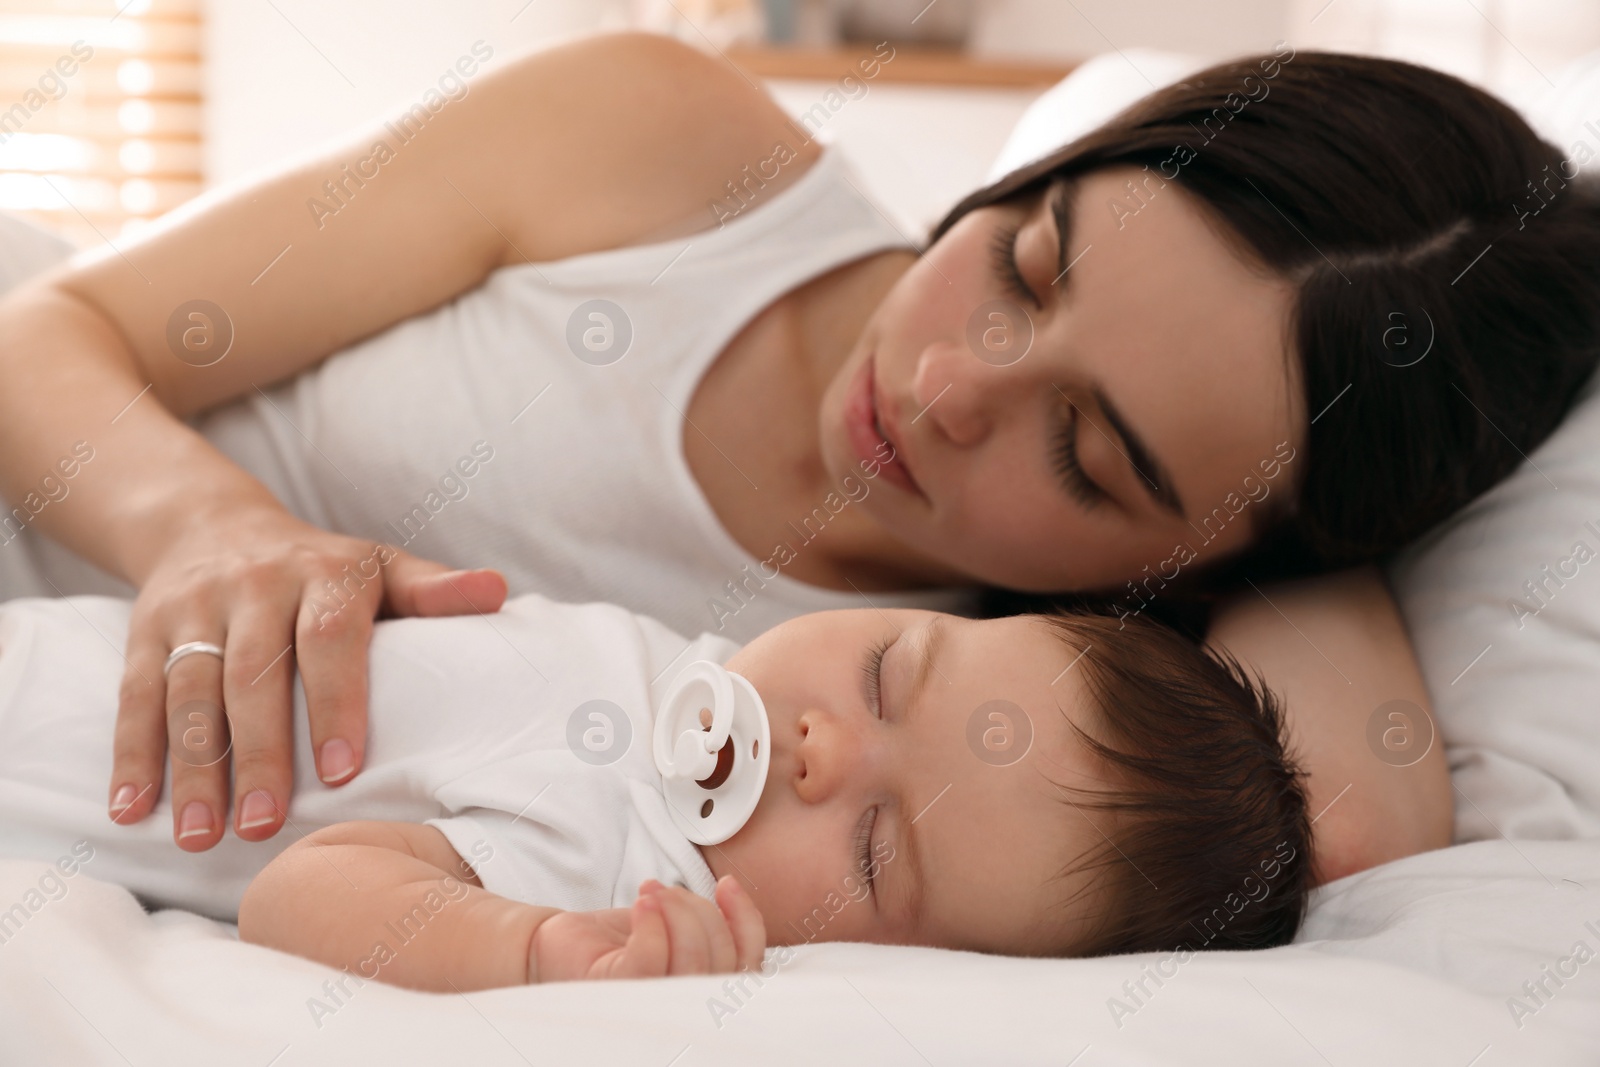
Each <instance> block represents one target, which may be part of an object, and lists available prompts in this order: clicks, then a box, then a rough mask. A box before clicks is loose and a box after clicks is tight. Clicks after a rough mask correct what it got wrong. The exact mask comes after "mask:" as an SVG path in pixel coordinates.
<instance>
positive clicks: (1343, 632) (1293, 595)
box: [1207, 567, 1453, 883]
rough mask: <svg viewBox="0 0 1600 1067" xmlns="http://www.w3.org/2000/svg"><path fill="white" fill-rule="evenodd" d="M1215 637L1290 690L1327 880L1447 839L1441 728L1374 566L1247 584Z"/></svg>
mask: <svg viewBox="0 0 1600 1067" xmlns="http://www.w3.org/2000/svg"><path fill="white" fill-rule="evenodd" d="M1207 644H1209V645H1213V646H1219V647H1222V648H1225V649H1227V650H1228V651H1229V652H1230V653H1232V654H1233V655H1234V656H1235V657H1236V658H1237V659H1239V660H1240V662H1241V663H1243V664H1244V665H1245V666H1246V667H1248V668H1252V669H1254V670H1257V671H1259V672H1260V673H1261V674H1262V676H1263V677H1264V678H1265V679H1266V682H1267V684H1268V685H1269V686H1270V687H1271V688H1272V689H1273V690H1274V691H1275V692H1277V693H1278V694H1279V696H1281V697H1282V698H1283V700H1284V704H1285V707H1286V709H1287V717H1288V720H1289V731H1290V737H1291V745H1292V746H1293V748H1294V749H1296V750H1297V752H1298V755H1299V756H1300V759H1301V762H1302V764H1303V765H1304V766H1305V767H1306V769H1307V770H1308V771H1309V773H1310V808H1311V814H1312V816H1313V817H1314V818H1315V819H1316V823H1315V826H1314V828H1313V834H1314V841H1315V846H1314V849H1313V851H1314V857H1315V864H1314V868H1313V870H1314V873H1315V877H1316V880H1317V882H1318V883H1321V882H1327V881H1332V880H1333V879H1335V878H1342V877H1344V876H1345V875H1347V874H1354V873H1355V872H1356V871H1360V870H1365V869H1366V868H1368V867H1372V866H1376V865H1377V864H1380V863H1386V862H1388V861H1390V860H1393V859H1399V858H1400V857H1402V856H1409V855H1411V854H1412V853H1416V852H1423V851H1426V850H1428V849H1434V848H1443V847H1445V846H1446V845H1448V844H1450V837H1451V830H1452V812H1453V805H1452V795H1451V791H1450V775H1449V768H1448V766H1447V765H1446V763H1445V756H1444V739H1443V738H1442V737H1440V736H1438V733H1437V730H1436V728H1435V727H1434V724H1433V719H1432V705H1431V703H1430V701H1429V699H1428V691H1427V687H1426V685H1425V684H1424V683H1423V680H1422V675H1421V672H1420V670H1419V669H1418V667H1417V661H1416V654H1415V652H1413V650H1412V647H1411V640H1410V638H1409V637H1408V636H1407V634H1406V629H1405V624H1404V623H1403V622H1402V621H1401V618H1400V613H1399V609H1398V608H1397V607H1396V606H1395V603H1394V598H1393V597H1392V595H1391V594H1390V592H1389V590H1388V587H1387V586H1386V585H1385V584H1384V581H1383V578H1382V576H1381V575H1380V574H1379V573H1378V570H1377V568H1375V567H1362V568H1359V569H1356V570H1350V571H1343V572H1340V573H1336V574H1330V575H1325V576H1321V577H1317V578H1310V579H1304V580H1301V581H1295V582H1286V583H1282V584H1279V585H1271V586H1266V587H1263V588H1262V589H1261V591H1260V592H1256V591H1254V590H1251V591H1248V592H1243V593H1240V594H1238V595H1237V596H1236V597H1234V598H1233V599H1231V600H1229V601H1228V602H1226V603H1225V604H1224V605H1223V606H1222V607H1221V608H1220V609H1219V610H1218V612H1217V614H1216V616H1215V617H1214V619H1213V621H1212V625H1211V629H1210V631H1209V632H1208V633H1207ZM1397 701H1398V702H1403V703H1394V702H1397ZM1380 709H1381V710H1380ZM1375 718H1376V719H1377V720H1378V724H1377V726H1376V728H1375V727H1374V725H1373V723H1374V719H1375ZM1425 736H1430V737H1431V744H1428V743H1427V742H1425V741H1424V740H1423V738H1424V737H1425ZM1425 746H1426V747H1425Z"/></svg>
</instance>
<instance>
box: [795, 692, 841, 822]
mask: <svg viewBox="0 0 1600 1067" xmlns="http://www.w3.org/2000/svg"><path fill="white" fill-rule="evenodd" d="M797 729H798V730H799V732H800V743H799V744H797V745H796V746H795V749H794V765H793V768H792V771H791V773H792V775H793V780H794V790H795V794H796V795H797V796H799V797H800V799H801V800H802V801H804V802H805V803H807V804H820V803H822V802H823V801H825V800H827V799H828V798H829V797H831V796H833V794H834V793H835V792H837V791H838V790H839V788H840V787H841V786H842V785H843V784H844V783H845V781H846V780H847V779H848V777H849V775H850V762H851V745H850V744H849V738H848V737H846V736H845V731H844V730H843V729H842V728H841V727H840V725H839V723H838V721H837V720H836V719H835V718H834V717H833V716H831V715H829V714H828V713H827V712H824V711H820V710H816V709H813V710H811V711H807V712H806V713H805V714H803V715H801V716H800V722H799V724H798V726H797Z"/></svg>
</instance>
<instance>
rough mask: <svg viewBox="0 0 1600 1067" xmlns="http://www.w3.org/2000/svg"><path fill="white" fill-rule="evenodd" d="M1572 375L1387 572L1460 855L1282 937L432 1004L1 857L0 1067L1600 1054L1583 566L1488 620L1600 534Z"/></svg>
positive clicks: (1352, 1059)
mask: <svg viewBox="0 0 1600 1067" xmlns="http://www.w3.org/2000/svg"><path fill="white" fill-rule="evenodd" d="M1192 65H1193V61H1192V60H1188V59H1186V58H1185V57H1182V56H1172V55H1162V54H1157V53H1146V52H1131V53H1129V54H1127V55H1125V56H1124V55H1120V54H1117V55H1109V56H1106V57H1101V58H1100V59H1097V60H1094V61H1092V62H1090V63H1088V64H1086V65H1085V66H1083V67H1081V68H1079V69H1078V70H1077V71H1076V72H1074V74H1073V75H1072V77H1070V78H1069V79H1068V80H1067V81H1066V82H1064V83H1062V85H1060V86H1057V87H1056V88H1055V89H1053V90H1051V92H1050V93H1047V94H1046V95H1045V96H1044V97H1042V98H1041V99H1040V100H1039V101H1038V102H1037V103H1036V104H1035V105H1034V107H1033V108H1032V109H1031V110H1030V112H1029V113H1028V115H1027V116H1026V117H1025V118H1024V120H1023V122H1022V123H1021V124H1020V125H1019V126H1018V128H1017V130H1016V132H1015V133H1014V134H1013V137H1012V139H1011V141H1010V142H1009V143H1008V145H1007V147H1006V149H1005V151H1004V152H1003V153H1002V155H1001V157H1000V159H998V160H997V161H996V164H995V168H996V170H997V171H999V170H1003V169H1005V168H1006V167H1009V166H1011V165H1014V164H1016V163H1020V162H1023V161H1025V160H1026V159H1028V158H1032V157H1033V156H1036V155H1039V154H1042V153H1043V152H1044V151H1046V150H1048V149H1049V148H1050V147H1053V145H1054V144H1056V143H1059V142H1060V141H1061V140H1062V139H1064V138H1065V137H1067V136H1070V135H1071V134H1073V133H1075V132H1078V131H1079V130H1080V129H1082V128H1086V127H1087V125H1092V124H1093V123H1094V122H1097V121H1100V119H1102V118H1104V117H1105V116H1106V115H1108V114H1110V113H1111V112H1113V111H1114V110H1116V109H1117V108H1118V107H1120V106H1121V104H1123V103H1125V102H1127V100H1129V99H1131V98H1132V97H1134V96H1136V95H1138V94H1139V93H1141V92H1143V91H1145V90H1146V89H1147V88H1148V82H1147V81H1146V80H1145V79H1146V78H1148V79H1150V81H1154V82H1161V81H1166V80H1171V79H1175V78H1177V77H1180V76H1181V75H1182V73H1184V71H1185V70H1187V69H1189V67H1191V66H1192ZM1527 110H1528V113H1529V115H1530V118H1532V119H1533V120H1534V122H1535V125H1537V126H1539V127H1540V128H1541V130H1542V131H1544V132H1545V133H1546V134H1547V136H1550V137H1552V138H1553V139H1555V140H1556V141H1557V142H1558V143H1559V144H1561V145H1562V146H1564V147H1566V146H1570V145H1572V144H1573V143H1574V141H1575V140H1577V139H1579V138H1587V139H1588V141H1589V143H1590V147H1591V148H1596V147H1600V135H1596V134H1591V133H1589V132H1587V130H1586V128H1585V126H1584V123H1585V122H1587V121H1589V120H1591V119H1600V56H1596V57H1591V58H1590V59H1589V60H1588V61H1585V62H1582V63H1579V64H1577V65H1575V66H1574V67H1573V68H1571V69H1570V70H1568V71H1567V72H1566V73H1565V74H1564V75H1563V76H1562V77H1561V78H1559V79H1558V81H1557V84H1556V86H1555V87H1554V88H1553V89H1552V90H1551V92H1550V93H1549V94H1547V96H1546V97H1545V98H1544V99H1542V100H1540V101H1537V102H1535V103H1533V104H1531V105H1529V107H1528V109H1527ZM19 240H20V239H19ZM5 242H6V235H5V233H3V232H0V244H4V243H5ZM10 247H12V248H17V247H20V245H19V244H15V243H13V244H11V245H10ZM36 251H38V253H39V256H42V257H44V258H46V259H48V258H49V257H50V256H51V255H59V250H58V249H57V250H52V249H51V248H49V247H47V246H45V245H38V246H37V247H36ZM8 264H9V265H10V266H12V267H13V268H16V269H22V268H19V267H17V265H16V263H14V262H11V261H7V260H5V259H0V266H5V265H8ZM35 265H37V264H35V263H29V264H25V265H24V266H35ZM1596 392H1600V385H1597V384H1596V383H1591V385H1590V386H1589V387H1588V388H1587V389H1586V391H1585V395H1584V398H1583V400H1582V402H1581V403H1580V404H1579V406H1578V407H1577V409H1576V410H1575V411H1574V412H1573V414H1572V415H1571V416H1570V417H1569V418H1568V419H1567V420H1566V422H1565V423H1564V424H1563V425H1562V427H1561V428H1560V429H1559V431H1558V432H1557V433H1556V434H1555V436H1554V437H1552V438H1551V439H1550V440H1549V441H1548V442H1547V443H1546V444H1545V445H1544V446H1543V447H1541V448H1540V449H1539V450H1538V451H1537V452H1536V453H1535V454H1534V455H1533V456H1532V457H1531V461H1530V462H1529V463H1528V464H1525V465H1524V466H1523V467H1522V468H1521V469H1520V470H1519V471H1518V472H1517V473H1516V474H1515V475H1514V476H1513V477H1512V478H1510V479H1509V480H1508V481H1506V482H1505V483H1503V484H1502V485H1500V486H1498V487H1497V488H1495V489H1494V490H1493V491H1491V492H1490V493H1488V494H1486V495H1485V496H1484V497H1482V498H1481V499H1479V500H1478V501H1476V502H1475V503H1474V504H1473V505H1472V506H1470V507H1469V508H1468V509H1466V510H1465V511H1464V512H1463V513H1462V514H1460V515H1458V516H1457V517H1455V518H1454V519H1452V520H1451V521H1450V522H1448V523H1446V524H1445V525H1444V526H1443V527H1441V528H1440V529H1438V530H1436V531H1434V532H1433V533H1432V534H1430V536H1429V537H1428V538H1427V539H1426V540H1425V541H1424V542H1423V543H1421V544H1419V545H1417V546H1415V547H1414V548H1413V549H1411V550H1409V551H1408V552H1407V553H1406V554H1405V555H1404V557H1403V558H1401V559H1399V560H1398V561H1396V562H1395V564H1394V566H1393V568H1392V570H1391V578H1392V579H1393V582H1394V585H1395V587H1396V591H1397V594H1398V596H1399V599H1400V601H1401V606H1402V610H1403V611H1404V613H1405V615H1406V618H1407V621H1408V623H1409V624H1410V626H1411V628H1412V631H1413V634H1414V635H1415V638H1416V642H1417V646H1418V653H1419V656H1420V658H1421V661H1422V665H1423V669H1424V673H1425V676H1426V678H1427V681H1428V684H1429V689H1430V691H1431V693H1432V694H1433V696H1434V698H1435V703H1436V706H1437V712H1438V717H1439V720H1440V728H1441V730H1442V732H1443V735H1444V737H1445V738H1446V739H1447V741H1448V754H1449V757H1450V764H1451V769H1452V781H1453V783H1454V786H1455V790H1456V835H1455V836H1456V841H1457V844H1456V845H1455V846H1454V847H1451V848H1448V849H1444V850H1440V851H1437V852H1433V853H1428V854H1424V855H1420V856H1414V857H1411V858H1409V859H1406V860H1402V861H1400V862H1397V863H1391V864H1387V865H1384V866H1381V867H1378V868H1375V869H1372V870H1368V871H1365V872H1362V873H1360V874H1357V875H1354V876H1352V877H1348V878H1345V879H1342V880H1340V881H1338V882H1335V883H1333V884H1330V885H1328V886H1325V887H1323V888H1321V889H1319V890H1318V891H1317V892H1316V894H1315V896H1314V898H1313V903H1312V908H1311V913H1310V916H1309V919H1308V921H1307V922H1306V924H1305V927H1304V929H1303V931H1302V933H1301V935H1300V936H1299V937H1298V938H1297V940H1296V942H1295V943H1294V944H1292V945H1289V946H1286V947H1283V948H1280V949H1275V950H1271V951H1266V952H1255V953H1207V954H1202V955H1200V956H1196V957H1194V958H1190V959H1186V960H1184V959H1180V958H1178V957H1174V956H1165V955H1161V954H1154V955H1137V956H1119V957H1109V958H1101V959H1092V960H1023V959H1010V958H1000V957H989V956H982V955H975V954H968V953H958V952H949V951H937V950H929V949H913V948H889V947H883V946H872V945H846V944H819V945H807V946H802V947H800V948H799V949H798V950H797V951H795V952H794V954H793V957H792V958H791V959H789V960H788V962H786V963H784V964H782V965H781V966H778V965H776V964H773V963H771V962H770V961H769V967H768V968H767V970H766V971H765V972H764V973H763V975H762V976H760V981H759V982H757V981H756V980H753V979H751V980H747V981H746V982H745V983H744V985H743V986H742V987H740V986H738V985H735V984H734V983H733V982H732V981H731V980H730V979H728V978H726V977H719V978H704V979H702V978H681V979H670V980H657V981H650V982H618V983H607V984H567V985H552V986H545V987H534V988H525V989H504V990H496V991H491V992H479V993H471V994H465V995H454V994H452V995H432V994H421V993H413V992H409V991H405V990H400V989H396V988H392V987H387V986H381V985H378V984H376V983H362V982H360V980H359V979H354V978H351V977H349V976H347V975H345V974H343V973H342V972H338V971H334V970H331V969H329V968H326V967H322V966H320V965H317V964H313V963H310V962H307V961H304V960H300V959H297V958H293V957H290V956H286V955H282V954H278V953H274V952H271V951H268V950H265V949H262V948H259V947H256V946H253V945H245V944H241V943H239V942H238V940H237V939H236V936H235V931H234V930H233V928H232V927H230V926H227V925H225V924H220V923H216V922H213V921H210V920H207V919H203V918H200V917H198V916H195V915H191V914H187V913H183V912H178V911H163V912H158V913H156V914H146V913H145V912H144V911H143V910H142V909H141V908H140V906H139V905H138V904H137V903H136V902H135V900H134V899H133V897H132V896H131V895H130V894H129V893H127V892H126V891H124V890H122V889H121V888H119V887H117V886H114V885H111V884H109V883H106V882H103V881H98V880H96V879H95V878H94V877H93V870H94V868H93V863H92V862H90V863H89V864H87V865H85V866H83V867H82V868H81V869H79V870H78V871H77V872H76V873H75V874H74V875H73V876H72V877H70V878H64V879H61V880H60V881H59V883H57V882H56V881H53V880H52V881H48V891H46V885H47V881H46V876H47V874H48V873H49V871H50V869H51V868H50V867H49V865H46V864H34V863H16V862H12V863H4V864H0V1060H4V1061H5V1062H7V1063H29V1064H32V1063H71V1064H93V1063H112V1064H115V1063H128V1064H145V1063H160V1064H187V1063H215V1062H225V1063H239V1064H259V1065H263V1067H265V1065H269V1064H270V1065H281V1067H289V1065H292V1064H297V1063H325V1062H352V1063H369V1062H404V1063H413V1062H426V1061H430V1060H434V1059H439V1060H444V1059H446V1058H449V1059H452V1060H453V1059H457V1058H469V1059H471V1060H472V1061H473V1062H475V1063H478V1064H483V1065H490V1064H520V1063H526V1064H533V1063H547V1062H558V1063H565V1062H583V1063H628V1064H649V1065H659V1067H691V1065H699V1064H718V1063H728V1064H735V1063H737V1064H749V1063H778V1064H783V1063H830V1062H837V1063H858V1062H860V1063H873V1064H885V1065H887V1064H901V1063H904V1064H967V1063H973V1064H995V1063H1005V1064H1041V1065H1043V1064H1050V1065H1054V1067H1069V1065H1070V1067H1101V1065H1111V1064H1152V1063H1188V1064H1209V1063H1218V1064H1221V1063H1227V1064H1239V1063H1245V1064H1257V1063H1271V1064H1333V1065H1347V1064H1348V1065H1356V1064H1361V1065H1371V1064H1407V1065H1410V1064H1424V1063H1426V1064H1441V1065H1447V1067H1490V1065H1495V1064H1586V1063H1587V1064H1593V1063H1596V1062H1600V714H1597V712H1600V709H1597V707H1596V704H1597V702H1600V566H1595V567H1588V566H1581V567H1579V569H1578V570H1577V572H1576V574H1575V576H1573V577H1570V578H1568V579H1567V580H1566V582H1565V584H1564V585H1563V586H1562V587H1561V589H1560V595H1559V596H1555V597H1551V598H1549V599H1548V600H1547V602H1545V603H1544V604H1543V605H1542V606H1541V608H1540V610H1539V611H1538V612H1537V613H1536V614H1534V615H1533V616H1531V617H1529V616H1528V614H1527V613H1526V612H1523V613H1519V612H1517V611H1516V610H1515V609H1514V608H1513V606H1512V602H1513V601H1516V600H1517V599H1518V598H1519V597H1521V596H1522V588H1523V583H1524V581H1526V580H1528V579H1530V578H1533V577H1535V576H1537V575H1539V574H1540V573H1541V568H1543V567H1545V566H1561V561H1562V560H1567V559H1570V558H1571V557H1572V555H1573V550H1574V544H1575V542H1578V541H1583V542H1586V543H1587V544H1588V545H1589V546H1590V547H1591V548H1600V533H1596V531H1600V396H1596V395H1595V394H1596ZM1557 487H1559V488H1557ZM1590 523H1593V525H1592V526H1591V525H1588V524H1590ZM1591 571H1593V572H1594V573H1590V572H1591ZM58 884H59V886H61V887H62V888H59V889H58V888H57V886H58ZM18 907H20V909H21V911H20V913H19V911H18ZM4 916H10V919H9V920H7V919H6V918H4Z"/></svg>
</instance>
